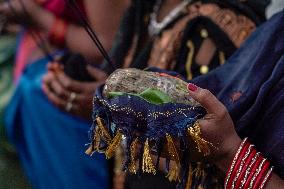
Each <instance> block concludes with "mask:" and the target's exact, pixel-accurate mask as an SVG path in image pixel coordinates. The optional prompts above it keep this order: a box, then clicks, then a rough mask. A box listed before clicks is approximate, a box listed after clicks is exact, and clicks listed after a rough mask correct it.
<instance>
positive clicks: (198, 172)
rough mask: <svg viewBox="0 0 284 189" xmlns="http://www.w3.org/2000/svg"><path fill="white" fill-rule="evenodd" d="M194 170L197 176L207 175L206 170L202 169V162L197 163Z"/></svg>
mask: <svg viewBox="0 0 284 189" xmlns="http://www.w3.org/2000/svg"><path fill="white" fill-rule="evenodd" d="M194 172H195V177H196V178H201V177H204V176H205V171H204V169H202V164H201V163H200V162H198V163H197V167H196V168H195V170H194Z"/></svg>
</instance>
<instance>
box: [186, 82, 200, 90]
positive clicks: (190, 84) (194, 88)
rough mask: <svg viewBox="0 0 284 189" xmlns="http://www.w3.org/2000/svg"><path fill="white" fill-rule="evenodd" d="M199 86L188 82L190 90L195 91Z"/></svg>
mask: <svg viewBox="0 0 284 189" xmlns="http://www.w3.org/2000/svg"><path fill="white" fill-rule="evenodd" d="M197 88H198V87H197V86H196V85H194V84H192V83H189V84H187V89H188V90H189V91H192V92H194V91H196V90H197Z"/></svg>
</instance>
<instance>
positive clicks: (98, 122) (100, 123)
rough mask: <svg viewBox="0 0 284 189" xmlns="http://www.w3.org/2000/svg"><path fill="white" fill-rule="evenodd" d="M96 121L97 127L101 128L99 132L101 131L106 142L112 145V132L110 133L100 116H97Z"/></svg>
mask: <svg viewBox="0 0 284 189" xmlns="http://www.w3.org/2000/svg"><path fill="white" fill-rule="evenodd" d="M96 122H97V127H98V128H99V133H100V136H101V137H102V138H103V139H104V140H105V142H106V143H107V144H108V145H110V143H111V142H112V140H111V136H110V134H109V133H108V131H107V129H106V128H105V126H104V124H103V122H102V120H101V118H100V117H97V118H96Z"/></svg>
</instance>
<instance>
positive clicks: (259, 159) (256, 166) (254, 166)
mask: <svg viewBox="0 0 284 189" xmlns="http://www.w3.org/2000/svg"><path fill="white" fill-rule="evenodd" d="M260 157H261V156H259V157H258V158H257V160H256V162H255V164H254V165H253V167H252V169H251V172H250V174H249V177H248V179H247V181H246V182H245V184H244V188H246V189H248V188H249V184H250V181H251V180H252V178H253V176H254V173H255V172H256V170H257V168H258V167H259V165H260V163H261V161H262V158H260Z"/></svg>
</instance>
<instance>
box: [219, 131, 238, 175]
mask: <svg viewBox="0 0 284 189" xmlns="http://www.w3.org/2000/svg"><path fill="white" fill-rule="evenodd" d="M241 143H242V140H241V138H240V137H239V136H238V135H237V134H236V135H235V136H234V137H229V138H228V139H227V140H226V141H225V142H224V143H223V145H222V146H221V147H220V151H221V152H220V156H219V157H220V158H218V159H217V160H216V161H215V165H216V166H217V167H218V168H219V169H220V170H221V171H223V172H224V173H226V172H227V170H228V169H229V167H230V165H231V163H232V161H233V159H234V157H235V155H236V153H237V151H238V148H239V146H240V145H241Z"/></svg>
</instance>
